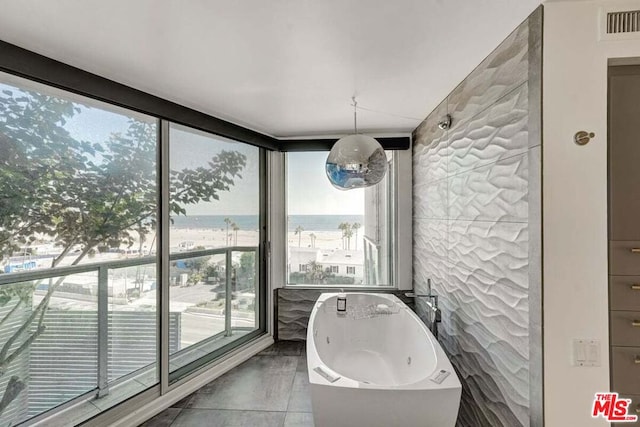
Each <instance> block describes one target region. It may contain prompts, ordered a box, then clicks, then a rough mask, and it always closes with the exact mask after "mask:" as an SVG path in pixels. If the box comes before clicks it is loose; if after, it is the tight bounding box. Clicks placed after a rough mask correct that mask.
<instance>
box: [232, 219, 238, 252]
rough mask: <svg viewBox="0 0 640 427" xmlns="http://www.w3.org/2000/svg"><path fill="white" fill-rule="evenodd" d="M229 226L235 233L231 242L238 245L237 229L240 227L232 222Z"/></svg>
mask: <svg viewBox="0 0 640 427" xmlns="http://www.w3.org/2000/svg"><path fill="white" fill-rule="evenodd" d="M231 228H232V229H233V232H234V233H235V241H234V242H233V244H234V245H236V246H238V230H240V227H238V225H237V224H236V223H235V222H234V223H233V224H231Z"/></svg>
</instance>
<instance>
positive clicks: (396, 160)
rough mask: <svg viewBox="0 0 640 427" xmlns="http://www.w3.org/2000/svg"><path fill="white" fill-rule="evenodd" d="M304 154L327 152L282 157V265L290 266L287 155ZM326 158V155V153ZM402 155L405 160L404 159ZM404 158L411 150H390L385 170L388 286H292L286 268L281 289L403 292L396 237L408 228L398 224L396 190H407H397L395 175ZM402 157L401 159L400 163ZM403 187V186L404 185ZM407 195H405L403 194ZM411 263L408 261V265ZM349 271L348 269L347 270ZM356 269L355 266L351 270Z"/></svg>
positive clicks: (409, 154) (404, 278) (398, 195)
mask: <svg viewBox="0 0 640 427" xmlns="http://www.w3.org/2000/svg"><path fill="white" fill-rule="evenodd" d="M307 151H316V152H317V151H326V150H302V149H300V150H290V151H288V152H285V153H282V172H281V176H282V179H283V183H282V191H283V202H282V203H283V205H284V206H283V209H284V216H285V224H284V227H283V228H282V230H281V234H283V243H284V247H283V251H282V252H281V253H282V254H283V256H284V264H285V265H290V263H289V255H288V253H289V247H288V243H287V240H288V239H287V233H288V232H289V230H288V221H287V220H286V218H288V217H289V206H288V199H289V197H288V194H289V188H288V185H287V183H288V169H289V168H288V162H289V156H288V154H289V152H307ZM327 155H328V152H327ZM403 155H404V156H403ZM407 156H408V158H409V161H410V158H411V150H393V156H392V159H391V161H390V162H389V163H390V166H391V167H390V168H389V170H388V172H387V173H388V174H389V177H390V186H389V189H388V196H389V197H388V198H387V203H389V204H391V206H389V207H388V217H389V222H390V225H391V227H389V228H388V230H387V234H388V235H387V240H388V241H389V247H390V257H389V258H390V260H389V279H390V281H391V283H390V284H385V285H370V284H363V285H349V284H335V285H327V284H322V285H315V284H302V283H301V284H295V283H289V274H290V269H289V268H285V269H284V270H282V273H283V276H282V277H281V278H280V279H279V281H280V282H281V283H282V284H283V285H282V287H284V288H291V289H337V290H339V289H343V288H344V289H353V290H360V291H375V290H380V291H385V290H386V291H389V290H400V289H403V287H402V286H401V285H400V281H401V280H403V281H405V282H406V277H401V275H400V274H399V271H401V269H400V268H398V260H399V252H400V248H399V244H398V242H399V235H400V227H403V228H407V225H406V224H405V222H406V221H403V223H401V222H400V221H399V217H400V215H399V204H400V202H401V201H400V194H402V192H401V191H399V190H402V189H404V190H407V189H406V188H400V187H399V184H400V183H399V179H398V178H399V174H398V170H399V169H400V164H404V163H406V160H407ZM403 157H404V159H403ZM410 182H411V176H410V177H409V183H410ZM405 185H406V183H405ZM405 193H406V191H405ZM410 197H411V192H410V191H409V198H410ZM408 228H409V231H410V232H411V226H410V221H409V227H408ZM409 262H410V263H411V261H409ZM322 265H323V267H324V268H327V266H325V264H322ZM328 268H332V266H329V267H328ZM347 268H348V267H347ZM354 268H355V266H354ZM409 275H412V273H409Z"/></svg>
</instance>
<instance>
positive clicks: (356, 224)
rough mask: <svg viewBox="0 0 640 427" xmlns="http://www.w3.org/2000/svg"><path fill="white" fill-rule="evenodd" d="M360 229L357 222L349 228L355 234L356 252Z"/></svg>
mask: <svg viewBox="0 0 640 427" xmlns="http://www.w3.org/2000/svg"><path fill="white" fill-rule="evenodd" d="M360 227H361V225H360V223H359V222H354V223H353V225H352V226H351V228H353V229H354V230H355V232H356V251H357V250H358V229H359V228H360Z"/></svg>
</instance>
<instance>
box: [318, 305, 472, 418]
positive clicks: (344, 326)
mask: <svg viewBox="0 0 640 427" xmlns="http://www.w3.org/2000/svg"><path fill="white" fill-rule="evenodd" d="M337 295H338V294H335V293H325V294H322V295H320V298H318V301H317V302H316V305H315V307H314V309H313V311H312V313H311V318H310V319H309V327H308V330H307V364H308V372H309V382H310V383H311V402H312V406H313V419H314V422H315V426H316V427H343V426H344V427H346V426H350V427H375V426H380V427H395V426H401V427H411V426H416V427H449V426H451V427H453V426H454V425H455V423H456V418H457V416H458V407H459V405H460V393H461V385H460V381H459V380H458V377H457V375H456V373H455V371H454V370H453V368H452V366H451V363H450V362H449V360H448V359H447V357H446V355H445V354H444V351H443V350H442V348H441V347H440V345H439V344H438V341H437V340H436V339H435V338H434V336H433V335H432V334H431V332H430V331H429V330H428V329H427V327H426V326H425V325H424V324H423V323H422V322H421V321H420V319H419V318H418V317H417V316H416V314H415V313H414V312H413V311H412V310H411V309H410V308H408V307H407V306H406V305H405V304H404V303H402V302H401V301H400V300H399V299H398V298H397V297H396V296H394V295H392V294H370V293H348V294H346V295H347V313H346V314H338V312H337V307H336V306H337ZM380 304H383V305H380ZM441 372H443V373H442V375H441V377H443V376H444V377H445V378H444V380H443V381H442V382H440V383H437V382H435V381H433V380H432V378H434V377H436V376H437V375H438V374H439V373H441ZM447 373H448V376H447Z"/></svg>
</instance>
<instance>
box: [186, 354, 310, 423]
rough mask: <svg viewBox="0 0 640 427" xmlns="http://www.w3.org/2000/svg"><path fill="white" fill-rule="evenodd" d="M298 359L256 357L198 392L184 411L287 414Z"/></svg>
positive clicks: (291, 357)
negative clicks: (228, 410)
mask: <svg viewBox="0 0 640 427" xmlns="http://www.w3.org/2000/svg"><path fill="white" fill-rule="evenodd" d="M297 361H298V358H297V357H294V356H256V357H253V358H251V359H249V360H248V361H247V362H245V363H243V364H242V365H240V366H238V367H237V368H235V369H233V370H232V371H230V372H228V373H226V374H225V375H223V376H221V377H220V378H218V379H217V380H215V381H213V382H211V383H209V384H207V385H206V386H204V387H203V388H201V389H200V390H199V391H198V392H197V393H196V394H195V395H194V396H193V397H192V398H191V400H190V401H189V403H188V404H187V406H186V407H187V408H200V409H236V410H255V411H286V410H287V404H288V402H289V396H290V394H291V388H292V385H293V379H294V376H295V370H296V366H297Z"/></svg>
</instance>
